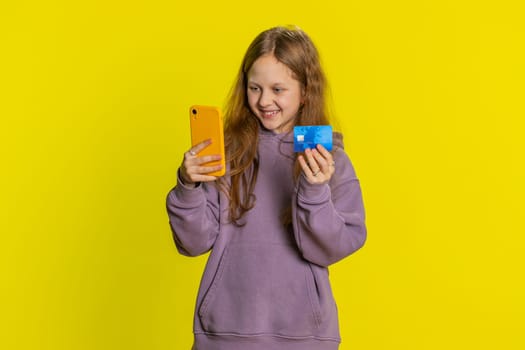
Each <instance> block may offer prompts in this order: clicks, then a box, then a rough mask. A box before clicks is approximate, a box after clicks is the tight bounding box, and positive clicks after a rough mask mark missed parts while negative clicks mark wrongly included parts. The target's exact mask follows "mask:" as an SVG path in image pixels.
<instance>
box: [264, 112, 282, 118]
mask: <svg viewBox="0 0 525 350" xmlns="http://www.w3.org/2000/svg"><path fill="white" fill-rule="evenodd" d="M278 112H279V111H271V112H262V114H263V115H264V116H265V117H272V116H274V115H276V114H277V113H278Z"/></svg>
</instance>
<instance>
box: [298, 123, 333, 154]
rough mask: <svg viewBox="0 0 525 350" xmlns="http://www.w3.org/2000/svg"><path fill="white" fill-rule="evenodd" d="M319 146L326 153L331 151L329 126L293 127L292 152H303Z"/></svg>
mask: <svg viewBox="0 0 525 350" xmlns="http://www.w3.org/2000/svg"><path fill="white" fill-rule="evenodd" d="M318 144H321V145H323V147H324V148H326V149H327V150H328V151H331V150H332V127H331V126H330V125H311V126H304V125H303V126H294V128H293V150H294V152H304V150H305V149H307V148H310V149H313V148H315V146H316V145H318Z"/></svg>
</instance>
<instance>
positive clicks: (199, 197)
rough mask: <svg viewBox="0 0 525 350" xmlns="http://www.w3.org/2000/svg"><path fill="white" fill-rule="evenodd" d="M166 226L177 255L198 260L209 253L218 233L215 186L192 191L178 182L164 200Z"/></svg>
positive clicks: (217, 197)
mask: <svg viewBox="0 0 525 350" xmlns="http://www.w3.org/2000/svg"><path fill="white" fill-rule="evenodd" d="M166 208H167V211H168V217H169V222H170V226H171V231H172V233H173V239H174V241H175V245H176V246H177V249H178V251H179V252H180V253H181V254H183V255H187V256H197V255H201V254H204V253H206V252H207V251H209V250H210V249H211V248H212V246H213V244H214V243H215V239H216V237H217V235H218V233H219V193H218V190H217V188H216V187H215V184H213V183H201V184H199V185H198V186H197V187H195V188H190V187H188V186H185V185H184V184H183V183H182V182H181V181H180V179H179V180H178V183H177V186H175V187H174V188H173V189H172V190H171V191H170V192H169V193H168V197H167V199H166Z"/></svg>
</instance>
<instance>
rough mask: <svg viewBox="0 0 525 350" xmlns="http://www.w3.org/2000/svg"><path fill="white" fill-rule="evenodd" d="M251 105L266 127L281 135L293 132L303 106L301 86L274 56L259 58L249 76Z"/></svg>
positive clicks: (248, 94) (248, 87) (248, 93)
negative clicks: (298, 113)
mask: <svg viewBox="0 0 525 350" xmlns="http://www.w3.org/2000/svg"><path fill="white" fill-rule="evenodd" d="M246 93H247V96H248V104H249V105H250V109H251V110H252V113H253V114H255V116H256V117H257V118H258V119H259V121H260V122H261V124H262V126H263V127H264V128H265V129H267V130H270V131H273V132H274V133H277V134H280V133H283V132H288V131H290V130H291V129H292V127H293V125H294V122H295V118H296V116H297V112H298V111H299V108H300V107H301V104H302V88H301V83H299V81H298V80H296V79H294V77H293V74H292V71H291V70H290V68H288V67H287V66H286V65H284V64H283V63H281V62H279V61H278V60H277V59H276V58H275V57H274V56H273V55H265V56H261V57H259V58H258V59H257V60H256V61H255V62H254V63H253V65H252V67H251V69H250V71H249V72H248V86H247V92H246Z"/></svg>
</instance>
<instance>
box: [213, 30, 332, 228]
mask: <svg viewBox="0 0 525 350" xmlns="http://www.w3.org/2000/svg"><path fill="white" fill-rule="evenodd" d="M264 55H273V56H274V57H275V58H276V59H277V60H278V61H279V62H281V63H283V64H284V65H286V66H287V67H288V68H289V69H290V70H291V71H292V73H293V76H294V78H295V79H297V80H298V81H299V83H300V84H301V87H302V90H303V93H304V95H303V105H302V107H301V108H300V109H299V111H298V115H297V117H296V119H295V121H294V123H295V125H325V124H329V120H328V116H327V106H326V103H325V101H326V96H325V94H326V78H325V75H324V72H323V70H322V67H321V64H320V61H319V53H318V51H317V49H316V47H315V45H314V44H313V42H312V40H311V39H310V38H309V37H308V35H307V34H306V33H305V32H303V31H302V30H301V29H299V28H297V27H274V28H271V29H268V30H265V31H263V32H262V33H260V34H259V35H258V36H257V37H256V38H255V39H254V40H253V42H252V43H251V44H250V46H249V47H248V49H247V51H246V54H245V56H244V58H243V61H242V64H241V67H240V70H239V72H238V75H237V78H236V81H235V82H234V85H233V87H232V89H231V91H230V94H229V96H228V99H227V103H226V106H225V108H224V117H225V128H224V134H225V147H226V153H227V159H226V161H227V162H228V164H229V175H230V179H231V183H230V184H229V185H228V184H227V183H226V181H225V180H224V179H221V180H220V181H219V186H220V188H221V189H222V190H223V192H225V193H226V194H227V195H228V197H229V199H230V204H229V206H230V207H229V219H230V220H231V221H232V222H233V223H234V224H237V225H241V223H240V219H241V218H242V217H243V215H244V214H245V213H246V212H247V211H249V210H250V209H252V208H253V206H254V205H255V199H256V198H255V196H254V194H253V190H254V188H255V183H256V181H257V173H258V169H259V163H258V159H257V140H258V133H259V120H258V119H257V118H256V117H255V116H254V115H253V114H252V112H251V110H250V107H249V105H248V102H247V97H246V88H247V76H248V73H249V71H250V69H251V67H252V65H253V64H254V62H255V61H256V60H257V59H258V58H259V57H261V56H264ZM297 163H298V162H297V161H296V166H295V168H296V174H298V173H299V165H298V164H297Z"/></svg>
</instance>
